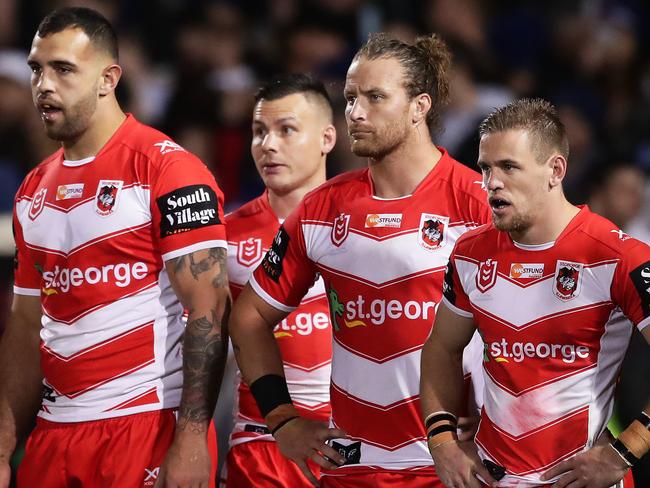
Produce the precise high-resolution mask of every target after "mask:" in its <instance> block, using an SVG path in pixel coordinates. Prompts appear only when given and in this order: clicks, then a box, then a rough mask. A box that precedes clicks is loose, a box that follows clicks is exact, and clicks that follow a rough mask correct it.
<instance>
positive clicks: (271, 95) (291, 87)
mask: <svg viewBox="0 0 650 488" xmlns="http://www.w3.org/2000/svg"><path fill="white" fill-rule="evenodd" d="M295 93H302V94H303V95H305V96H311V97H314V98H315V99H316V100H317V101H319V102H320V103H321V104H322V105H323V107H324V108H325V109H326V110H327V112H328V115H329V117H330V119H332V117H333V114H334V109H333V108H332V100H331V99H330V96H329V94H328V93H327V90H326V89H325V85H323V82H321V81H320V80H317V79H316V78H314V77H312V76H310V75H308V74H304V73H292V74H284V75H278V76H275V77H273V78H271V79H270V80H269V81H267V82H266V83H264V84H263V85H262V86H260V87H259V89H258V90H257V92H256V93H255V103H256V104H257V102H259V101H260V100H268V101H272V100H278V99H280V98H284V97H286V96H289V95H293V94H295Z"/></svg>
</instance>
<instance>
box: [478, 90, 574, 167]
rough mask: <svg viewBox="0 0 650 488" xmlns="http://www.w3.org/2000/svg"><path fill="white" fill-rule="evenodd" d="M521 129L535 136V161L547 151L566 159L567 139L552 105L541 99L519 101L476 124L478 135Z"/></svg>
mask: <svg viewBox="0 0 650 488" xmlns="http://www.w3.org/2000/svg"><path fill="white" fill-rule="evenodd" d="M516 129H524V130H527V131H528V132H529V133H530V134H531V135H533V136H535V137H534V140H533V141H531V143H532V150H533V151H534V152H535V153H536V154H537V156H538V159H540V162H542V161H541V160H542V159H545V158H546V157H548V153H549V152H550V151H553V150H556V151H559V152H560V154H561V155H562V156H564V158H565V159H568V158H569V137H568V136H567V133H566V128H565V127H564V124H563V123H562V121H561V120H560V116H559V114H558V113H557V109H556V108H555V106H554V105H553V104H552V103H551V102H548V101H546V100H543V99H541V98H522V99H520V100H517V101H514V102H512V103H510V104H508V105H506V106H505V107H501V108H499V109H497V110H495V111H494V112H492V113H491V114H490V115H488V116H487V117H486V118H485V120H483V122H481V124H480V125H479V128H478V132H479V136H480V137H483V136H486V135H488V134H492V133H494V132H504V131H507V130H516Z"/></svg>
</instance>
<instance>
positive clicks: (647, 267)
mask: <svg viewBox="0 0 650 488" xmlns="http://www.w3.org/2000/svg"><path fill="white" fill-rule="evenodd" d="M630 278H631V279H632V283H634V286H635V287H636V291H637V293H638V294H639V298H640V299H641V309H642V310H643V316H644V317H648V316H650V261H646V262H645V263H643V264H642V265H640V266H637V267H636V268H634V269H633V270H632V271H630Z"/></svg>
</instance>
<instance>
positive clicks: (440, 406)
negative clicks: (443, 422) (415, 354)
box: [420, 336, 463, 417]
mask: <svg viewBox="0 0 650 488" xmlns="http://www.w3.org/2000/svg"><path fill="white" fill-rule="evenodd" d="M420 374H421V376H420V402H421V408H422V414H423V417H426V416H427V415H429V414H430V413H432V412H439V411H445V412H451V413H453V414H454V415H458V412H459V411H460V410H461V403H462V395H463V363H462V351H461V352H460V353H458V352H453V353H452V352H450V351H448V350H446V349H445V348H443V347H442V346H441V345H440V344H439V343H438V342H436V341H435V338H434V337H433V336H432V337H430V338H429V339H428V340H427V342H426V343H425V345H424V348H423V349H422V361H421V372H420Z"/></svg>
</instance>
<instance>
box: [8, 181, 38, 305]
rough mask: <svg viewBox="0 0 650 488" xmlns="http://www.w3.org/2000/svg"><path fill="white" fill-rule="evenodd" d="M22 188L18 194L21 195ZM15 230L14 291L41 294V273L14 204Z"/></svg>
mask: <svg viewBox="0 0 650 488" xmlns="http://www.w3.org/2000/svg"><path fill="white" fill-rule="evenodd" d="M20 193H21V192H20V190H19V192H18V194H19V195H20ZM12 226H13V232H14V242H15V243H16V251H15V255H14V293H15V294H16V295H28V296H35V297H38V296H41V274H40V272H39V270H38V265H37V263H36V261H35V260H34V259H33V256H32V253H31V252H30V250H29V248H28V247H27V246H26V245H25V239H24V237H23V231H22V226H21V225H20V220H19V218H18V215H17V212H16V208H15V206H14V214H13V222H12Z"/></svg>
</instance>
